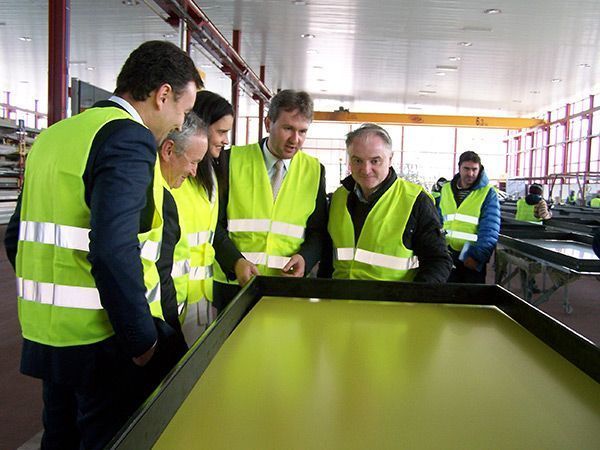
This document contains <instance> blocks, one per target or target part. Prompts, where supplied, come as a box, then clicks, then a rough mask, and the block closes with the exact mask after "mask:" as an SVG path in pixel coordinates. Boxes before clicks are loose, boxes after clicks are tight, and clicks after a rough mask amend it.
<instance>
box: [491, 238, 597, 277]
mask: <svg viewBox="0 0 600 450" xmlns="http://www.w3.org/2000/svg"><path fill="white" fill-rule="evenodd" d="M523 239H555V240H559V241H575V242H579V243H582V244H586V245H589V246H590V247H591V246H592V242H593V238H592V237H591V236H587V235H584V234H577V233H568V232H563V231H550V230H523V229H520V230H509V229H506V230H503V231H502V233H501V234H500V237H499V239H498V243H499V244H502V245H503V246H505V247H508V248H512V249H514V250H518V251H520V252H522V253H525V254H527V255H531V256H533V257H534V258H538V259H541V260H544V261H547V262H548V263H551V264H555V265H558V266H562V267H566V268H567V269H570V270H572V271H574V272H579V273H586V272H587V273H594V272H595V273H600V260H592V259H579V258H574V257H572V256H568V255H563V254H562V253H558V252H554V251H552V250H548V249H546V248H543V247H541V246H539V245H535V244H532V243H530V242H525V241H524V240H523Z"/></svg>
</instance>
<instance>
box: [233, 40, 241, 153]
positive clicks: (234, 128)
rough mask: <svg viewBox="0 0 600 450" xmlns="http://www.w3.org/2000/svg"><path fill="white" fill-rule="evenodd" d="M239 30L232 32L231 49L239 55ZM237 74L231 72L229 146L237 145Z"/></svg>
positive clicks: (238, 104) (238, 92)
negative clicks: (231, 124) (231, 121)
mask: <svg viewBox="0 0 600 450" xmlns="http://www.w3.org/2000/svg"><path fill="white" fill-rule="evenodd" d="M240 38H241V33H240V30H233V49H234V50H235V51H236V53H237V54H238V55H239V54H240ZM239 81H240V80H239V78H238V74H237V73H234V71H232V72H231V106H233V126H232V127H231V145H235V144H237V142H236V136H237V123H238V115H239V112H238V109H239V106H240V85H239Z"/></svg>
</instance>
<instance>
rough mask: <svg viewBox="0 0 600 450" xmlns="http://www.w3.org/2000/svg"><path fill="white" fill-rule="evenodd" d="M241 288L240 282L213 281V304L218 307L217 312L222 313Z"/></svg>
mask: <svg viewBox="0 0 600 450" xmlns="http://www.w3.org/2000/svg"><path fill="white" fill-rule="evenodd" d="M241 290H242V288H241V287H240V285H238V284H228V283H219V282H218V281H215V282H213V303H212V304H213V306H214V307H215V308H216V309H217V314H220V313H221V311H223V310H224V309H225V308H226V307H227V305H229V303H230V302H231V300H233V297H235V296H236V295H237V294H238V292H240V291H241Z"/></svg>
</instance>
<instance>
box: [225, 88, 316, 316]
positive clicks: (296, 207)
mask: <svg viewBox="0 0 600 450" xmlns="http://www.w3.org/2000/svg"><path fill="white" fill-rule="evenodd" d="M312 116H313V102H312V99H311V98H310V96H309V95H308V94H307V93H306V92H302V91H293V90H283V91H281V92H279V93H277V95H275V96H274V97H273V98H272V99H271V102H270V104H269V111H268V113H267V117H266V118H265V127H266V129H267V132H269V136H268V137H267V138H265V139H263V140H262V141H261V142H258V143H256V144H251V145H246V146H233V147H232V148H231V150H230V151H225V152H223V161H222V164H223V171H224V174H225V175H224V176H225V179H227V180H228V182H227V183H223V186H222V187H223V196H222V201H221V203H220V205H219V224H218V227H217V234H216V235H215V242H214V246H215V251H216V258H217V261H218V262H219V264H218V265H216V266H215V269H216V270H215V284H214V301H213V305H214V306H215V307H216V308H217V310H218V311H219V312H220V311H221V310H222V309H223V308H225V306H226V305H227V304H228V303H229V301H230V300H231V299H232V298H233V297H234V296H235V294H236V293H237V292H238V291H239V290H240V287H241V286H244V285H245V284H246V283H248V281H249V280H250V279H251V278H252V277H253V276H254V275H258V274H261V275H281V276H293V277H303V276H305V275H306V274H307V273H308V272H310V270H311V269H312V267H313V266H314V265H315V264H316V263H317V262H318V261H319V259H320V257H321V252H322V247H323V242H324V240H326V238H327V200H326V196H325V169H324V168H323V166H322V165H321V164H320V163H319V161H318V160H317V159H316V158H314V157H312V156H309V155H307V154H306V153H304V152H303V151H301V148H302V145H303V144H304V140H305V139H306V133H307V132H308V127H309V126H310V123H311V121H312Z"/></svg>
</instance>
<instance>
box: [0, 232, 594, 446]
mask: <svg viewBox="0 0 600 450" xmlns="http://www.w3.org/2000/svg"><path fill="white" fill-rule="evenodd" d="M5 231H6V226H5V225H0V324H1V326H0V355H1V356H0V423H2V427H0V449H7V450H10V449H20V450H33V449H37V448H39V442H40V437H41V433H40V430H41V429H42V420H41V410H42V400H41V397H42V393H41V382H40V380H36V379H33V378H29V377H26V376H23V375H21V374H20V373H19V359H20V352H21V335H20V329H19V323H18V318H17V303H16V300H15V298H16V292H15V283H14V273H13V271H12V268H11V266H10V264H9V263H8V261H7V259H6V254H5V250H4V245H3V242H4V233H5ZM493 280H494V271H493V266H492V264H490V265H489V266H488V283H493ZM537 283H538V286H541V285H542V280H541V277H539V276H538V280H537ZM518 284H519V283H518V282H517V281H516V280H514V281H513V282H512V287H511V289H513V290H514V292H515V293H516V294H517V295H521V292H520V288H519V287H518ZM599 288H600V281H599V280H598V279H597V278H595V277H583V278H580V279H579V280H577V281H575V282H574V283H572V284H570V285H569V288H568V289H569V290H568V292H569V299H570V303H571V305H572V307H573V311H572V313H571V314H567V313H566V312H565V310H564V308H563V298H564V291H563V289H564V288H562V289H560V290H558V291H557V292H555V293H554V294H553V295H552V296H551V297H550V300H549V301H547V302H546V303H544V304H542V305H540V306H539V307H540V309H541V310H543V311H545V312H546V313H547V314H549V315H551V316H552V317H554V318H555V319H557V320H559V321H560V322H562V323H564V324H566V325H567V326H568V327H570V328H572V329H573V330H575V331H577V332H578V333H580V334H582V335H583V336H585V337H587V338H588V339H590V340H591V341H593V342H595V343H597V344H598V343H600V301H599V300H598V299H599V298H600V297H599V296H598V290H599ZM188 318H189V320H188V321H187V322H186V325H185V327H184V328H185V330H186V333H187V335H188V336H197V335H198V333H200V332H201V331H202V329H203V327H204V322H205V318H206V317H205V310H204V308H200V310H198V311H190V314H189V316H188Z"/></svg>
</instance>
